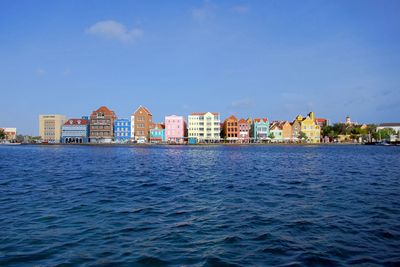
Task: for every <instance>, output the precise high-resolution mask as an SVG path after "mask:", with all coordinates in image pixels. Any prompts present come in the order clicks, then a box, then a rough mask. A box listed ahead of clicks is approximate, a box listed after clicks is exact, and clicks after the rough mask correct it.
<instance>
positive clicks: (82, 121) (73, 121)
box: [64, 119, 88, 125]
mask: <svg viewBox="0 0 400 267" xmlns="http://www.w3.org/2000/svg"><path fill="white" fill-rule="evenodd" d="M87 124H88V121H87V120H85V119H69V120H67V122H66V123H64V125H87Z"/></svg>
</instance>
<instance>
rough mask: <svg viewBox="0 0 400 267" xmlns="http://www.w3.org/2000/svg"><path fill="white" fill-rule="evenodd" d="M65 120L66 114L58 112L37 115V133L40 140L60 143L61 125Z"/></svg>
mask: <svg viewBox="0 0 400 267" xmlns="http://www.w3.org/2000/svg"><path fill="white" fill-rule="evenodd" d="M66 121H67V118H66V116H64V115H60V114H46V115H39V135H40V137H41V138H42V141H43V142H46V143H47V142H48V143H60V141H61V127H62V126H63V125H64V123H65V122H66Z"/></svg>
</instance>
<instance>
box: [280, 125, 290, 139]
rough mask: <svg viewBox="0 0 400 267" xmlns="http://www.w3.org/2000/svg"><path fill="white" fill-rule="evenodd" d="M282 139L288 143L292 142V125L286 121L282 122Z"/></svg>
mask: <svg viewBox="0 0 400 267" xmlns="http://www.w3.org/2000/svg"><path fill="white" fill-rule="evenodd" d="M281 126H282V138H283V141H286V142H289V141H292V125H291V124H290V122H288V121H282V122H281Z"/></svg>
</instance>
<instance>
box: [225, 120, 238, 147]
mask: <svg viewBox="0 0 400 267" xmlns="http://www.w3.org/2000/svg"><path fill="white" fill-rule="evenodd" d="M223 127H224V138H225V139H226V140H227V141H229V142H237V140H238V139H239V125H238V119H237V118H236V117H235V116H233V115H232V116H230V117H229V118H227V119H226V120H225V121H224V126H223Z"/></svg>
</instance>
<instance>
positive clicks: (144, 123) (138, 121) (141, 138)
mask: <svg viewBox="0 0 400 267" xmlns="http://www.w3.org/2000/svg"><path fill="white" fill-rule="evenodd" d="M132 120H133V126H131V127H132V128H133V135H132V133H131V136H133V138H134V140H135V141H137V142H139V143H145V142H148V141H149V139H150V128H151V126H152V124H153V114H151V112H150V111H149V110H148V109H147V108H146V107H143V106H139V107H138V108H137V109H136V110H135V112H134V113H133V115H132V117H131V121H132Z"/></svg>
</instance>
